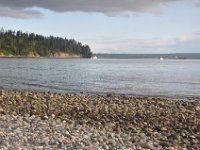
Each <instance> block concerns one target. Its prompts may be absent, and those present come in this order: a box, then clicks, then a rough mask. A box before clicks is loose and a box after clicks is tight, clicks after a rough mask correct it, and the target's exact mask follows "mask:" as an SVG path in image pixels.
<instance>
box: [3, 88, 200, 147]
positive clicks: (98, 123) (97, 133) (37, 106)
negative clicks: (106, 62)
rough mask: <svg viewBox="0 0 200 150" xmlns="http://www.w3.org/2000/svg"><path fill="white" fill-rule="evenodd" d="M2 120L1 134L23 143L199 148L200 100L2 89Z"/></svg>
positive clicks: (23, 144)
mask: <svg viewBox="0 0 200 150" xmlns="http://www.w3.org/2000/svg"><path fill="white" fill-rule="evenodd" d="M0 120H3V121H2V122H1V123H0V129H1V130H0V136H2V135H5V137H6V136H7V137H10V138H7V141H8V142H10V143H12V142H11V141H10V140H12V136H11V135H10V132H12V135H13V134H17V135H18V136H14V137H15V138H16V139H15V141H17V143H18V145H19V146H20V147H23V146H24V147H23V148H30V147H32V148H36V149H40V148H41V149H42V148H50V149H51V148H52V149H55V148H57V149H59V148H60V149H97V148H98V149H152V150H153V149H179V148H181V149H184V148H185V149H191V148H193V149H198V148H200V143H199V141H200V101H192V100H187V101H185V100H181V99H167V98H158V97H138V96H133V95H132V96H130V95H125V94H123V95H115V94H112V93H110V94H107V95H100V94H95V95H87V94H81V93H51V92H35V91H16V90H5V89H1V88H0ZM12 124H14V126H15V125H16V124H17V126H18V127H17V129H18V130H17V131H16V127H13V125H12ZM8 127H10V128H8ZM12 128H14V129H15V130H11V129H12ZM27 129H28V130H27ZM38 132H40V134H38ZM19 134H20V135H21V136H20V137H21V138H17V137H19ZM28 135H31V136H28ZM27 136H28V137H29V138H30V139H29V140H28V141H27V142H25V143H24V142H23V141H24V140H27V139H26V137H27ZM22 137H23V138H22ZM53 137H54V138H53ZM38 139H39V141H38ZM52 140H54V142H53V143H54V144H52ZM41 141H42V142H41ZM27 144H29V145H27ZM2 145H6V144H2ZM7 146H8V145H7ZM13 146H14V145H11V148H14V147H13Z"/></svg>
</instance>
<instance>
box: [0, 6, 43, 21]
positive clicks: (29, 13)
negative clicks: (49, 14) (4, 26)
mask: <svg viewBox="0 0 200 150" xmlns="http://www.w3.org/2000/svg"><path fill="white" fill-rule="evenodd" d="M0 16H4V17H13V18H23V19H29V18H39V17H41V16H42V13H40V12H38V11H35V10H26V9H23V10H21V9H14V10H13V9H11V8H4V7H0Z"/></svg>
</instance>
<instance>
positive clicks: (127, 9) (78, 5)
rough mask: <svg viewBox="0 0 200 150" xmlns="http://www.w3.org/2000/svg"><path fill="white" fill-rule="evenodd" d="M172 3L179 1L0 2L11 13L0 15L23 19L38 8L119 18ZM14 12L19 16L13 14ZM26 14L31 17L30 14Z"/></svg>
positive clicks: (26, 0) (45, 0)
mask: <svg viewBox="0 0 200 150" xmlns="http://www.w3.org/2000/svg"><path fill="white" fill-rule="evenodd" d="M174 1H179V0H59V1H56V0H16V1H13V0H1V1H0V7H1V8H9V9H10V10H13V11H11V12H10V13H8V12H7V13H3V11H1V14H0V15H1V16H9V17H16V18H24V16H26V11H25V9H30V8H32V7H38V8H44V9H49V10H51V11H56V12H71V11H81V12H97V13H103V14H106V15H112V16H121V15H127V14H129V13H143V12H151V13H157V12H159V7H160V6H161V5H165V4H167V3H169V2H174ZM16 11H17V12H18V13H19V15H18V13H15V12H16ZM14 13H15V14H14ZM32 13H33V17H35V13H36V12H32ZM37 13H38V12H37ZM28 14H29V16H31V15H30V14H31V12H29V13H28ZM25 18H26V17H25Z"/></svg>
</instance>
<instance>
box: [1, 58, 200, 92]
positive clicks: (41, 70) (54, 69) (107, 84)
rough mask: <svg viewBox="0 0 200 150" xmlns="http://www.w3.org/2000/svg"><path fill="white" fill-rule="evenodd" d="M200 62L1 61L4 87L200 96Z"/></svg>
mask: <svg viewBox="0 0 200 150" xmlns="http://www.w3.org/2000/svg"><path fill="white" fill-rule="evenodd" d="M199 68H200V60H164V61H160V60H156V59H155V60H154V59H97V60H92V59H44V58H43V59H40V58H38V59H17V58H16V59H15V58H12V59H6V58H1V59H0V86H2V87H5V88H12V89H31V90H39V91H60V92H89V93H93V92H101V93H104V92H115V93H128V94H138V95H200V69H199Z"/></svg>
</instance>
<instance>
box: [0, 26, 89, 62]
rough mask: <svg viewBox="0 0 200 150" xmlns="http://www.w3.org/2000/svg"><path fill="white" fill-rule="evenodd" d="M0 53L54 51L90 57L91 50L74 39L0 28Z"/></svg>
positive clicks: (46, 52) (48, 53)
mask: <svg viewBox="0 0 200 150" xmlns="http://www.w3.org/2000/svg"><path fill="white" fill-rule="evenodd" d="M0 50H1V51H0V53H2V52H3V53H4V54H5V55H8V54H12V55H15V56H18V55H21V56H27V55H28V54H35V55H36V54H37V55H40V56H50V55H51V54H54V53H59V52H63V53H69V54H78V55H80V56H81V57H83V58H90V57H91V56H92V52H91V50H90V47H89V46H88V45H82V43H80V42H77V41H76V40H74V39H66V38H61V37H54V36H49V37H45V36H42V35H38V34H35V33H24V32H22V31H17V32H15V31H12V30H6V31H5V30H4V29H3V28H2V29H1V30H0Z"/></svg>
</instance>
